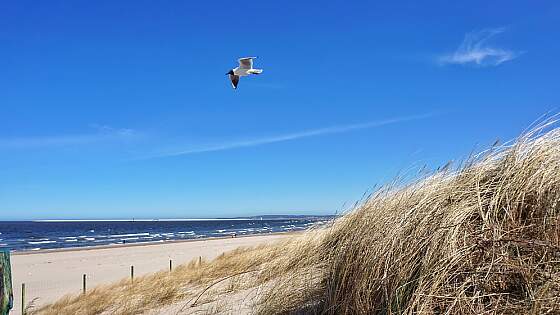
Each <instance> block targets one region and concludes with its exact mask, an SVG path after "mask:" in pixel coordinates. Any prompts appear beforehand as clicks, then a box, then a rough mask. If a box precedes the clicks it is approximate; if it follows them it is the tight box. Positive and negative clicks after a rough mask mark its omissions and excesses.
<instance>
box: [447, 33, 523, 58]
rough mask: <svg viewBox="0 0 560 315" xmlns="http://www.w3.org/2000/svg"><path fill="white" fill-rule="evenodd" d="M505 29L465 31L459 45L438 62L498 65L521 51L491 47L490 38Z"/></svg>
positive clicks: (515, 56) (516, 55)
mask: <svg viewBox="0 0 560 315" xmlns="http://www.w3.org/2000/svg"><path fill="white" fill-rule="evenodd" d="M504 31H505V28H503V27H502V28H492V29H483V30H481V31H473V32H470V33H467V34H466V35H465V38H464V40H463V42H462V43H461V45H460V46H459V47H458V48H457V50H456V51H455V52H454V53H452V54H447V55H443V56H441V57H440V58H439V59H438V62H439V63H440V64H443V65H445V64H459V65H468V64H472V65H476V66H498V65H500V64H502V63H504V62H506V61H511V60H513V59H515V58H517V57H519V56H520V55H521V54H522V53H521V52H514V51H511V50H507V49H502V48H497V47H492V46H491V45H490V44H489V43H488V42H489V41H490V39H492V38H493V37H495V36H496V35H498V34H501V33H503V32H504Z"/></svg>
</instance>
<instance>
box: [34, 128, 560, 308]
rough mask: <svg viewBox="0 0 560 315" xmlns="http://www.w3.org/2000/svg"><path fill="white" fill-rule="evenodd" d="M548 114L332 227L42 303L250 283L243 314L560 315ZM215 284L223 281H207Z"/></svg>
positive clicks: (559, 200)
mask: <svg viewBox="0 0 560 315" xmlns="http://www.w3.org/2000/svg"><path fill="white" fill-rule="evenodd" d="M551 125H552V123H547V124H544V125H542V126H540V127H538V128H536V129H534V130H533V131H531V132H529V133H528V134H525V135H523V136H522V137H520V138H519V139H517V141H515V142H513V143H510V144H507V145H503V146H500V147H493V148H491V149H490V150H488V151H485V152H483V153H481V154H479V155H477V156H474V157H472V158H470V159H469V160H468V161H466V162H464V163H463V164H462V165H460V166H457V167H456V168H454V169H452V168H450V167H446V168H444V169H443V170H440V171H437V172H436V173H434V174H431V175H429V176H424V177H422V178H419V179H417V180H415V181H413V182H409V183H407V184H403V185H399V184H398V183H394V184H392V185H388V186H386V187H384V188H382V189H380V190H378V191H377V192H375V193H374V194H372V195H371V196H369V197H368V198H367V199H365V200H364V201H363V202H362V203H361V204H360V205H358V206H357V207H356V208H355V209H354V210H352V211H350V212H348V213H347V214H345V215H344V216H342V217H340V218H338V219H336V220H335V221H333V222H332V224H331V225H330V226H329V227H327V228H322V229H318V230H312V231H310V232H307V233H304V234H302V235H298V236H295V237H293V238H291V239H289V240H288V241H283V242H280V243H277V244H273V245H268V246H260V247H257V248H251V249H239V250H236V251H233V252H230V253H227V254H225V255H222V256H221V257H219V258H217V259H216V260H214V261H212V262H204V263H203V264H197V263H196V262H191V263H190V264H188V265H185V266H182V267H181V268H178V269H177V270H175V271H173V272H172V273H165V274H163V273H161V274H156V275H152V276H148V277H144V278H141V279H139V280H138V281H137V282H135V284H134V285H131V284H130V283H126V282H121V283H117V284H113V285H111V286H107V287H100V288H97V289H95V290H93V291H91V292H89V293H88V294H86V295H83V296H78V297H67V298H65V299H63V300H60V301H58V302H57V303H55V304H52V305H49V306H46V307H44V308H42V309H40V310H37V313H40V314H99V313H106V314H113V313H114V314H139V313H142V312H143V311H146V310H150V309H152V310H153V309H157V308H159V307H161V306H163V305H171V304H174V303H183V305H184V307H182V308H180V309H179V311H178V313H184V314H188V313H190V312H192V310H193V307H196V306H197V305H200V304H201V303H212V301H218V302H219V301H228V302H227V303H230V304H231V303H236V302H240V301H238V300H235V299H234V300H231V299H230V300H227V296H232V295H234V294H236V293H237V294H238V293H239V292H246V291H244V290H250V289H251V288H252V289H259V294H258V295H256V296H255V297H253V303H252V305H251V308H250V309H249V310H248V313H258V314H486V313H489V314H560V130H558V129H552V130H550V129H551ZM545 131H547V132H545ZM225 278H227V280H224V279H225ZM236 278H238V279H237V280H235V282H232V281H233V280H232V279H236ZM228 281H229V282H228ZM217 282H219V283H220V284H219V285H218V284H217ZM224 283H228V284H226V285H224ZM213 284H216V286H217V287H220V288H221V289H219V290H213V289H212V290H210V289H209V290H207V291H205V290H206V289H208V288H209V286H210V287H211V286H212V285H213ZM201 292H202V295H201ZM205 294H206V296H204V295H205ZM195 301H196V303H194V302H195ZM193 304H194V306H193ZM220 312H222V313H224V312H225V311H223V309H222V310H220V309H215V311H213V313H220ZM210 313H212V312H210ZM226 313H227V312H226Z"/></svg>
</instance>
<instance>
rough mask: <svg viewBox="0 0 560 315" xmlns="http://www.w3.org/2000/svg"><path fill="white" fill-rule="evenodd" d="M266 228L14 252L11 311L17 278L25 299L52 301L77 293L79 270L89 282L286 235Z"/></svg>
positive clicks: (16, 311) (157, 268) (163, 267)
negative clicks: (263, 230)
mask: <svg viewBox="0 0 560 315" xmlns="http://www.w3.org/2000/svg"><path fill="white" fill-rule="evenodd" d="M288 235H289V234H269V235H258V236H247V237H237V238H222V239H207V240H196V241H184V242H170V243H158V244H149V245H133V246H129V245H122V246H112V247H104V248H89V249H86V250H84V249H77V250H58V251H42V252H31V253H30V252H25V253H15V254H13V256H12V272H13V285H14V310H13V313H14V314H20V313H21V311H20V310H21V284H22V283H25V285H26V295H27V296H26V304H27V303H29V302H30V301H32V300H34V299H36V300H35V303H34V304H35V305H42V304H45V303H49V302H53V301H55V300H57V299H58V298H60V297H62V296H64V295H66V294H79V293H80V292H81V290H82V275H83V274H86V275H87V287H88V288H93V287H94V286H96V285H99V284H106V283H110V282H114V281H117V280H120V279H123V278H127V277H130V266H132V265H133V266H134V274H135V275H136V276H141V275H145V274H148V273H153V272H156V271H160V270H166V269H167V270H168V269H169V260H170V259H171V260H173V264H174V265H175V266H177V265H179V264H183V263H186V262H188V261H191V260H192V259H195V258H198V257H199V256H201V257H203V258H205V259H213V258H215V257H217V256H218V255H220V254H221V253H223V252H226V251H230V250H233V249H235V248H237V247H241V246H255V245H260V244H263V243H269V242H273V241H276V240H280V239H282V238H285V237H287V236H288Z"/></svg>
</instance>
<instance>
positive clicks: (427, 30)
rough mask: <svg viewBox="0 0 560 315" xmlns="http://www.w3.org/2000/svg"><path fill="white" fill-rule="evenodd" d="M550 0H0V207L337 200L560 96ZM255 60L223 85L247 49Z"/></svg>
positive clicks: (296, 207) (444, 156) (252, 206)
mask: <svg viewBox="0 0 560 315" xmlns="http://www.w3.org/2000/svg"><path fill="white" fill-rule="evenodd" d="M558 16H560V4H559V3H558V2H557V1H542V2H539V4H538V5H536V4H535V3H534V2H530V1H516V2H511V1H492V2H488V1H469V2H465V3H462V4H459V3H450V2H448V1H422V2H420V1H391V2H390V3H389V2H371V1H353V2H352V4H351V5H350V4H349V3H348V2H343V1H304V2H278V1H275V2H272V1H252V2H241V3H240V2H232V1H197V2H194V1H163V2H161V1H158V2H156V1H41V2H37V1H4V2H2V3H0V47H1V49H0V60H1V61H0V64H1V65H2V68H1V71H0V219H4V220H8V219H47V218H49V219H54V218H81V219H83V218H132V217H135V218H186V217H224V216H242V215H259V214H280V213H282V214H332V213H334V212H336V211H340V210H341V209H344V208H347V207H348V205H350V204H352V203H353V202H354V201H356V200H357V199H359V198H360V197H361V195H362V194H363V193H364V192H365V191H366V190H368V189H370V188H371V187H373V186H374V185H375V184H383V183H386V182H388V181H390V180H391V179H393V178H394V177H395V176H396V175H397V174H399V173H403V172H405V173H406V172H407V171H409V170H410V169H414V168H417V167H420V166H422V165H424V164H426V165H428V166H429V167H430V168H432V169H433V168H437V166H439V165H442V164H445V163H446V162H447V161H448V160H450V159H458V158H462V157H465V156H466V155H468V154H469V153H470V152H472V151H473V150H475V151H476V150H479V149H482V148H484V147H485V146H487V145H489V144H491V143H493V142H494V141H495V140H496V139H497V138H499V139H503V140H507V139H512V138H514V137H515V136H516V135H518V134H519V133H520V132H522V131H523V130H524V129H525V128H526V127H527V126H529V125H530V124H531V123H533V122H534V121H535V120H537V119H538V118H539V117H541V115H543V114H546V113H548V112H550V111H552V112H557V111H558V106H559V105H560V96H559V94H558V73H559V71H558V70H559V68H560V67H559V66H560V61H558V56H559V55H560V42H559V41H558V40H557V37H558V34H559V31H560V26H559V25H558ZM253 55H254V56H258V59H257V60H256V61H255V65H256V66H257V67H260V68H263V69H264V73H263V74H262V75H260V76H258V77H251V78H242V79H241V82H240V84H239V89H238V90H233V89H232V88H231V86H230V85H229V82H228V81H227V77H226V76H225V75H224V74H225V73H226V72H227V71H229V69H231V68H232V67H234V66H235V65H236V59H237V58H238V57H242V56H253Z"/></svg>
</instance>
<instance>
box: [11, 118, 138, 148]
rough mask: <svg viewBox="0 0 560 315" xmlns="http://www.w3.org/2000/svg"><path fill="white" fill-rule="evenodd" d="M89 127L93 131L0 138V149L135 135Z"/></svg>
mask: <svg viewBox="0 0 560 315" xmlns="http://www.w3.org/2000/svg"><path fill="white" fill-rule="evenodd" d="M90 128H91V129H93V130H94V131H93V132H89V133H82V134H66V135H54V136H32V137H14V138H0V149H34V148H43V147H64V146H75V145H85V144H92V143H99V142H104V141H113V140H119V139H121V140H125V139H130V138H132V137H134V136H136V135H137V133H136V132H135V131H134V130H132V129H125V128H113V127H110V126H106V125H98V124H92V125H90Z"/></svg>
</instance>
